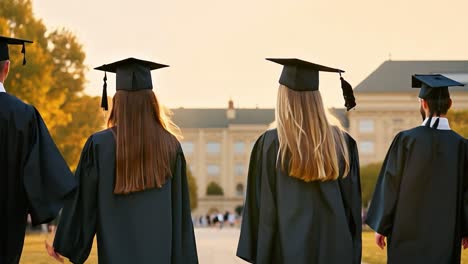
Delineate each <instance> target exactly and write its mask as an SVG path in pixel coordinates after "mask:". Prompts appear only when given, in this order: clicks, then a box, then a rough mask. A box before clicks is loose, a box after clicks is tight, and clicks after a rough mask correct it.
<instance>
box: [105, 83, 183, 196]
mask: <svg viewBox="0 0 468 264" xmlns="http://www.w3.org/2000/svg"><path fill="white" fill-rule="evenodd" d="M112 102H113V106H112V111H111V113H110V116H109V120H108V122H107V126H108V127H114V126H115V127H116V130H115V131H116V155H115V156H116V170H115V187H114V193H115V194H128V193H132V192H138V191H143V190H146V189H151V188H160V187H162V186H163V184H164V183H165V182H166V180H167V179H168V178H170V177H171V161H172V160H173V158H174V156H175V153H176V151H177V147H178V145H179V143H178V141H177V139H176V137H175V135H174V134H173V133H171V129H172V127H175V126H174V125H173V123H172V122H171V121H170V120H169V119H168V118H166V116H165V114H164V109H163V108H162V107H160V105H159V103H158V100H157V98H156V96H155V95H154V93H153V91H151V90H139V91H131V92H130V91H125V90H118V91H117V93H116V94H115V96H114V98H113V100H112Z"/></svg>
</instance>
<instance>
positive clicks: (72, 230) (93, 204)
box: [53, 137, 98, 263]
mask: <svg viewBox="0 0 468 264" xmlns="http://www.w3.org/2000/svg"><path fill="white" fill-rule="evenodd" d="M97 167H98V164H97V159H96V158H95V153H94V144H93V139H92V137H90V138H89V139H88V141H87V142H86V144H85V147H84V148H83V151H82V153H81V158H80V162H79V164H78V167H77V169H76V172H75V177H76V179H77V180H78V182H79V186H78V188H77V189H76V190H75V192H74V193H72V194H71V195H69V196H68V198H67V200H66V202H65V206H64V208H63V210H62V214H61V217H60V221H59V224H58V227H57V231H56V234H55V239H54V245H53V246H54V249H55V252H57V253H59V254H60V255H62V256H64V257H67V258H68V259H70V261H71V262H73V263H84V262H85V261H86V259H87V258H88V256H89V253H90V251H91V248H92V246H93V239H94V235H95V234H96V223H97V188H98V183H97V182H98V176H97Z"/></svg>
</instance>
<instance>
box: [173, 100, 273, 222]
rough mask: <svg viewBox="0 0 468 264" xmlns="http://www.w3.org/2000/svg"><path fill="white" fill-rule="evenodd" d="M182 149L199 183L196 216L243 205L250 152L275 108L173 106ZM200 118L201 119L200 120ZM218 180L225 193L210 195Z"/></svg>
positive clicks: (229, 209)
mask: <svg viewBox="0 0 468 264" xmlns="http://www.w3.org/2000/svg"><path fill="white" fill-rule="evenodd" d="M173 112H174V122H175V123H176V124H177V125H178V126H179V127H180V128H181V130H182V135H183V137H184V138H183V139H182V140H181V144H182V148H183V150H184V154H185V157H186V160H187V165H188V167H189V168H190V171H191V172H192V174H193V176H194V177H195V179H196V181H197V186H198V198H199V200H198V207H197V209H196V210H194V211H193V212H192V213H193V214H194V215H201V214H206V213H207V212H212V211H219V212H223V213H224V212H225V211H231V212H234V211H235V208H236V207H238V206H242V205H243V201H244V194H245V191H246V182H247V170H248V166H249V160H250V152H251V150H252V147H253V145H254V143H255V141H256V140H257V138H258V137H259V136H260V135H261V134H262V133H263V132H265V130H267V129H268V127H269V124H270V123H272V122H273V121H274V109H234V106H233V104H232V102H230V103H229V107H228V108H227V109H173ZM197 120H198V121H197ZM211 182H215V183H217V184H218V185H219V186H221V188H222V189H223V191H224V195H222V196H220V195H207V186H208V184H210V183H211Z"/></svg>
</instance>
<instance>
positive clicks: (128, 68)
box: [94, 58, 169, 111]
mask: <svg viewBox="0 0 468 264" xmlns="http://www.w3.org/2000/svg"><path fill="white" fill-rule="evenodd" d="M164 67H169V66H168V65H164V64H159V63H155V62H152V61H145V60H139V59H135V58H127V59H124V60H120V61H117V62H113V63H111V64H104V65H102V66H99V67H97V68H94V69H95V70H99V71H104V79H103V80H104V85H103V91H102V101H101V107H102V108H104V110H106V111H107V109H108V103H107V74H106V73H107V72H113V73H115V74H116V89H117V90H126V91H139V90H151V89H153V82H152V80H151V71H152V70H156V69H160V68H164Z"/></svg>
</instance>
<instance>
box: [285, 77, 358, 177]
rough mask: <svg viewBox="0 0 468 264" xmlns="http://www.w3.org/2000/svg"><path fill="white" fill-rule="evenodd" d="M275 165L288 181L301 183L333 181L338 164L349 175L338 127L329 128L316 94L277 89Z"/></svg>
mask: <svg viewBox="0 0 468 264" xmlns="http://www.w3.org/2000/svg"><path fill="white" fill-rule="evenodd" d="M276 120H277V129H278V137H279V153H278V162H279V166H280V168H282V169H283V170H285V171H287V172H288V173H289V175H290V176H291V177H295V178H299V179H301V180H303V181H306V182H309V181H317V180H318V181H327V180H335V179H337V178H338V177H339V176H340V175H339V174H340V166H339V160H340V158H342V159H343V160H344V162H345V167H344V172H343V176H346V175H347V174H348V172H349V156H348V147H347V144H346V140H345V137H344V132H343V130H342V128H341V127H340V126H339V124H336V125H331V124H330V122H329V119H328V118H327V114H326V111H325V108H324V106H323V102H322V96H321V95H320V92H319V91H306V92H297V91H293V90H291V89H289V88H287V87H286V86H284V85H280V87H279V90H278V102H277V107H276Z"/></svg>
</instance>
